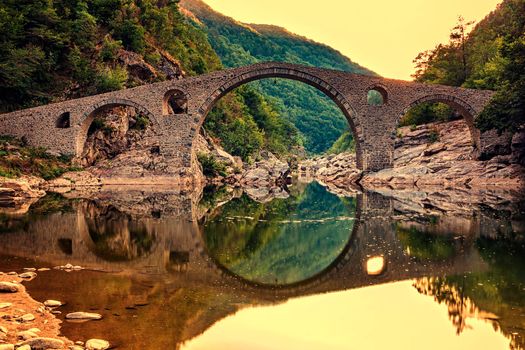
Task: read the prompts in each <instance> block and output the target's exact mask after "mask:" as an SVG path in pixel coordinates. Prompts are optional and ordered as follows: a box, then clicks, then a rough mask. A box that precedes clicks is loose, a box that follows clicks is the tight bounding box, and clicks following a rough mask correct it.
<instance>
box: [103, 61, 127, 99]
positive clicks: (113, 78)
mask: <svg viewBox="0 0 525 350" xmlns="http://www.w3.org/2000/svg"><path fill="white" fill-rule="evenodd" d="M127 81H128V71H127V70H126V69H124V68H122V67H120V66H117V67H115V68H113V69H112V68H109V67H104V68H100V69H99V70H98V73H97V78H96V89H97V92H98V93H104V92H110V91H115V90H122V89H124V87H125V86H126V82H127Z"/></svg>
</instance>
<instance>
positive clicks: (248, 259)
mask: <svg viewBox="0 0 525 350" xmlns="http://www.w3.org/2000/svg"><path fill="white" fill-rule="evenodd" d="M355 217H356V198H354V197H347V198H341V197H338V196H336V195H334V194H332V193H330V192H328V191H327V189H326V188H324V187H322V186H321V185H319V184H318V183H315V182H314V183H310V184H307V185H303V186H299V187H294V189H293V191H292V192H291V193H290V196H289V197H288V198H286V199H282V198H280V199H275V200H273V201H271V202H269V203H258V202H256V201H254V200H252V199H250V198H249V197H248V195H246V194H242V195H241V196H240V197H239V198H236V199H234V200H232V201H230V202H228V203H227V204H225V205H224V206H222V207H221V208H219V209H218V210H217V211H216V212H215V213H214V214H212V216H211V218H209V220H208V221H207V222H206V223H205V224H204V225H203V229H202V231H203V241H204V244H205V247H206V250H207V253H208V255H209V256H210V257H211V258H212V260H213V261H214V262H215V264H216V265H218V266H219V267H220V268H221V269H222V270H224V271H225V272H227V273H229V274H231V275H233V276H235V277H237V278H240V279H242V280H243V281H246V282H248V283H251V284H255V285H260V286H268V287H283V286H290V285H295V284H299V283H303V282H306V281H308V280H311V279H314V278H316V277H317V276H319V275H321V274H323V273H324V272H326V271H327V270H330V269H331V267H332V266H334V264H335V263H336V262H337V261H338V260H339V258H340V257H341V256H343V255H345V253H346V252H347V251H348V249H349V246H350V242H351V239H352V237H353V230H354V225H355Z"/></svg>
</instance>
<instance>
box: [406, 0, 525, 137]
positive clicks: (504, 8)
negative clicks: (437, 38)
mask: <svg viewBox="0 0 525 350" xmlns="http://www.w3.org/2000/svg"><path fill="white" fill-rule="evenodd" d="M523 18H525V2H524V1H523V0H504V1H503V2H502V3H501V4H500V5H498V7H497V8H496V10H495V11H493V12H492V13H490V14H489V15H488V16H486V17H485V18H484V19H483V20H482V21H481V22H479V23H478V24H477V25H476V26H475V27H474V29H473V30H472V31H471V32H470V33H468V34H467V32H468V30H469V28H470V26H471V25H472V23H471V22H465V21H464V20H463V19H462V18H461V17H460V19H459V22H458V24H457V26H456V27H455V28H454V29H453V30H452V32H451V35H450V40H449V42H448V43H447V44H440V45H438V46H436V48H434V49H433V50H430V51H425V52H422V53H420V54H419V55H418V56H417V57H416V59H415V60H414V63H415V64H416V72H415V74H414V78H415V79H416V81H420V82H426V83H435V84H446V85H454V86H463V87H468V88H479V89H493V90H496V91H497V93H496V95H495V96H494V98H493V100H492V101H491V103H490V104H489V105H488V106H487V107H486V108H485V110H484V111H483V112H482V113H481V114H480V116H479V118H478V119H477V120H476V125H477V127H479V128H480V129H481V130H482V131H485V130H489V129H494V128H495V129H498V130H500V131H503V130H510V131H515V130H516V129H517V128H518V127H519V126H520V125H522V124H524V123H525V93H524V92H525V60H524V57H525V21H523Z"/></svg>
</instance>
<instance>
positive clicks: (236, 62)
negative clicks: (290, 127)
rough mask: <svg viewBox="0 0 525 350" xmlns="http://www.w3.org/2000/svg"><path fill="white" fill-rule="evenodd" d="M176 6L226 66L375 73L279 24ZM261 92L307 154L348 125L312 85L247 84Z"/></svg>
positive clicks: (196, 2) (199, 6)
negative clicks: (268, 64)
mask: <svg viewBox="0 0 525 350" xmlns="http://www.w3.org/2000/svg"><path fill="white" fill-rule="evenodd" d="M180 5H181V7H182V8H184V9H185V10H186V11H185V13H186V14H188V15H189V16H190V17H191V18H193V19H196V20H195V23H196V25H197V26H198V27H200V28H203V29H204V30H205V31H206V32H207V33H208V39H209V41H210V44H211V45H212V47H213V49H214V50H215V52H217V54H218V56H219V57H220V59H221V61H222V63H223V65H224V66H226V67H238V66H243V65H247V64H253V63H256V62H261V61H282V62H290V63H297V64H303V65H309V66H316V67H322V68H331V69H338V70H343V71H348V72H354V73H358V74H370V75H373V74H374V73H373V72H371V71H370V70H368V69H366V68H364V67H362V66H360V65H358V64H357V63H354V62H352V61H351V60H350V59H349V58H347V57H345V56H344V55H342V54H341V53H340V52H338V51H337V50H334V49H332V48H330V47H329V46H327V45H324V44H320V43H317V42H314V41H312V40H309V39H307V38H304V37H302V36H299V35H296V34H293V33H290V32H289V31H287V30H286V29H284V28H281V27H277V26H271V25H261V24H245V23H240V22H238V21H236V20H234V19H232V18H229V17H227V16H224V15H222V14H220V13H218V12H216V11H214V10H213V9H212V8H210V7H209V6H208V5H206V4H205V3H204V2H202V1H201V0H182V1H181V3H180ZM250 85H254V86H255V87H256V88H257V89H258V90H259V91H262V93H263V94H264V95H265V96H270V97H273V101H274V102H275V103H276V104H277V106H278V107H279V110H280V114H281V116H282V117H284V119H286V120H289V121H291V122H292V123H293V124H294V125H295V126H296V127H297V128H298V129H299V131H300V132H301V133H302V135H303V136H304V145H305V148H306V150H307V151H309V152H311V153H322V152H325V151H326V150H328V149H329V148H330V147H331V145H332V144H333V143H334V142H335V141H336V140H337V139H338V137H339V136H341V134H342V133H343V132H344V131H345V130H347V129H348V123H347V121H346V120H345V117H344V115H343V114H342V112H341V111H340V110H339V108H338V107H337V106H336V105H335V104H334V103H333V102H332V101H331V100H330V99H329V98H328V97H326V96H325V95H324V94H322V93H321V92H319V91H318V90H317V89H315V88H313V87H310V86H307V85H305V84H302V83H297V82H294V81H289V80H282V79H276V80H264V81H261V82H256V83H251V84H250Z"/></svg>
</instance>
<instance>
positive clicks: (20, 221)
mask: <svg viewBox="0 0 525 350" xmlns="http://www.w3.org/2000/svg"><path fill="white" fill-rule="evenodd" d="M72 203H73V201H72V200H69V199H66V198H64V197H63V196H62V195H61V194H58V193H48V194H47V195H46V196H44V197H42V198H41V199H39V200H38V201H37V202H35V203H33V204H32V205H31V207H30V208H29V211H28V212H27V213H25V214H23V215H16V216H12V215H7V214H3V213H0V233H9V232H17V231H25V230H27V229H28V227H29V223H30V222H31V221H32V220H34V219H35V218H39V217H43V216H46V215H49V214H53V213H70V212H72V211H73V205H72Z"/></svg>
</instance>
